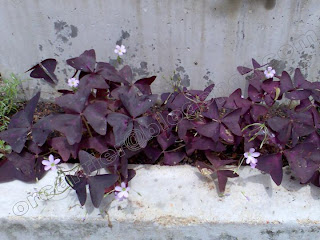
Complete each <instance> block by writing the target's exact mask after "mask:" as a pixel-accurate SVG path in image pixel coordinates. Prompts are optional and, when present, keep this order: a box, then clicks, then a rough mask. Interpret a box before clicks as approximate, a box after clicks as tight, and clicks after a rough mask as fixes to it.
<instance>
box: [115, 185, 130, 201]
mask: <svg viewBox="0 0 320 240" xmlns="http://www.w3.org/2000/svg"><path fill="white" fill-rule="evenodd" d="M114 190H115V191H116V192H115V193H114V195H115V197H116V199H117V200H119V201H122V200H123V199H126V198H128V196H129V190H130V187H126V183H125V182H122V183H121V187H120V186H116V187H115V188H114Z"/></svg>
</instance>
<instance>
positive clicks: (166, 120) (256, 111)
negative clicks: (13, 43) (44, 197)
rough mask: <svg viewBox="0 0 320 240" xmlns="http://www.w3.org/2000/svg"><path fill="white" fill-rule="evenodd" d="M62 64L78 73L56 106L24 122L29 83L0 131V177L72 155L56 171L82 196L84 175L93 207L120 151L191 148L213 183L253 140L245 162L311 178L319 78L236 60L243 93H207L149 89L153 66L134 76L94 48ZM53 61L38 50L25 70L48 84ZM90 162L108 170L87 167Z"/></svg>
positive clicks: (167, 155) (30, 174)
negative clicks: (71, 167)
mask: <svg viewBox="0 0 320 240" xmlns="http://www.w3.org/2000/svg"><path fill="white" fill-rule="evenodd" d="M67 64H69V65H70V66H72V67H73V68H75V74H74V76H73V77H74V78H77V79H79V81H80V82H79V85H78V87H77V88H74V89H73V90H72V91H71V90H61V91H60V92H61V93H62V96H60V97H58V98H57V99H56V104H57V105H59V106H60V107H61V108H62V109H63V112H61V113H54V114H51V115H49V116H46V117H44V118H42V119H40V120H39V121H38V122H36V123H35V122H33V114H34V111H35V108H36V106H37V103H38V101H39V97H40V93H38V94H36V95H35V96H34V97H33V98H32V99H31V100H30V101H29V102H28V104H27V105H26V107H25V108H24V110H21V111H20V112H18V113H17V114H15V115H14V116H13V117H12V119H11V122H10V124H9V128H8V130H6V131H3V132H1V133H0V139H2V140H4V141H6V142H7V143H8V144H10V145H11V147H12V150H13V152H12V153H10V154H7V155H6V158H5V160H3V161H1V162H0V182H6V181H11V180H14V179H19V180H22V181H26V182H32V181H35V180H37V179H40V178H41V177H43V175H44V172H45V171H44V168H43V167H44V166H43V165H42V164H41V161H42V160H43V159H46V158H47V157H48V155H49V154H53V155H56V156H58V155H60V156H61V158H62V160H63V161H65V162H67V161H69V160H71V159H78V160H79V162H80V165H81V168H82V169H81V170H79V171H77V172H76V174H75V175H66V180H67V181H68V183H69V184H70V186H71V187H72V188H73V189H75V190H76V192H77V195H78V197H79V200H80V203H81V204H82V205H83V204H84V203H85V201H86V197H87V193H86V185H89V189H90V195H91V199H92V201H93V204H94V206H96V207H98V206H99V205H100V203H101V200H102V198H103V196H104V194H105V193H109V192H111V191H113V190H114V188H115V186H116V183H117V182H126V183H127V182H128V181H130V180H131V179H132V178H133V177H134V175H135V172H134V170H132V169H129V168H128V160H130V159H139V158H143V159H144V160H143V162H146V163H151V164H154V163H161V164H165V165H176V164H179V163H180V162H182V161H183V160H184V159H186V158H195V159H196V160H197V161H196V162H195V165H196V166H197V167H198V168H199V170H200V171H201V173H202V174H204V175H206V176H212V177H214V178H215V177H216V178H217V180H218V183H219V190H220V191H221V192H223V191H224V190H225V186H226V183H227V179H228V178H231V177H237V176H238V174H237V170H236V169H237V167H238V166H239V165H241V164H242V162H243V159H244V158H243V153H244V152H250V149H252V148H254V149H255V150H256V151H259V152H260V154H261V156H260V157H259V158H258V162H257V164H256V165H253V166H254V167H255V166H256V167H257V168H258V169H260V170H261V171H263V172H266V173H269V174H270V175H271V177H272V179H273V181H274V182H275V183H276V184H277V185H280V184H281V181H282V175H283V170H282V169H283V166H284V165H285V164H289V165H290V167H291V168H292V170H293V172H294V174H295V176H296V177H297V178H299V179H300V181H301V183H310V182H311V183H313V184H314V185H316V186H319V185H320V183H319V177H320V174H319V166H320V149H319V148H320V136H319V128H320V115H319V111H318V110H319V106H320V82H309V81H307V80H306V79H305V78H304V77H303V75H302V74H301V71H300V70H299V69H296V70H295V73H294V76H293V79H291V77H290V76H289V74H288V73H287V72H283V73H282V74H281V75H279V76H277V75H276V76H274V77H271V78H266V77H265V74H264V71H263V69H262V68H264V67H265V66H261V65H259V64H258V63H257V62H256V61H255V60H253V68H247V67H238V71H239V72H240V73H241V74H242V75H245V74H246V75H248V81H249V86H248V91H247V93H246V94H247V95H248V96H247V97H243V96H242V91H241V89H237V90H236V91H234V92H233V93H232V94H231V95H230V96H229V97H218V98H210V93H211V91H212V90H213V88H214V84H212V85H210V86H208V87H207V88H206V89H205V90H203V91H202V90H187V89H186V88H183V87H178V88H176V91H174V92H172V93H163V94H161V96H157V95H154V94H152V92H151V88H150V85H151V84H152V82H153V81H154V80H155V78H156V77H155V76H153V77H150V78H144V79H140V80H135V79H134V76H133V73H132V70H131V68H130V67H129V66H124V67H123V68H122V69H120V70H119V71H118V70H117V69H116V68H115V67H113V66H112V65H110V64H109V63H106V62H97V61H96V55H95V51H94V50H88V51H85V52H84V53H83V54H81V55H80V56H79V57H76V58H72V59H69V60H67ZM56 65H57V62H56V60H54V59H47V60H44V61H43V62H41V63H39V64H37V65H36V66H34V67H33V68H31V69H30V70H32V72H31V76H32V77H34V78H42V79H44V80H46V81H47V82H48V83H49V84H55V83H56V82H57V77H56V76H55V74H54V70H55V68H56ZM288 101H289V103H288ZM146 159H148V160H146ZM100 168H104V169H107V170H108V172H109V173H108V174H97V172H96V170H98V169H100Z"/></svg>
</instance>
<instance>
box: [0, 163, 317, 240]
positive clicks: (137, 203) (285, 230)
mask: <svg viewBox="0 0 320 240" xmlns="http://www.w3.org/2000/svg"><path fill="white" fill-rule="evenodd" d="M134 168H135V169H136V170H137V176H136V177H135V178H134V179H133V180H132V181H131V185H130V187H131V189H132V191H130V196H129V200H125V201H123V202H117V201H112V200H113V196H110V197H107V198H105V199H104V203H103V204H102V207H101V208H100V209H94V208H93V206H92V205H91V203H90V199H88V201H87V203H86V205H85V206H84V207H83V208H81V207H80V205H78V200H77V197H76V195H75V193H74V192H73V191H70V192H69V191H67V192H66V193H64V194H62V195H61V196H57V197H54V198H53V199H51V200H48V201H42V200H39V199H35V200H34V197H35V195H34V196H33V197H32V194H33V193H35V192H36V190H35V188H36V189H37V190H40V189H41V188H42V187H45V186H46V187H47V188H49V187H50V186H51V185H52V184H53V182H54V179H55V177H56V173H54V172H50V173H48V174H47V175H46V177H45V178H44V179H42V180H41V181H40V182H39V183H37V184H25V183H22V182H19V181H14V182H10V183H5V184H1V185H0V193H1V198H0V239H1V240H6V239H10V240H11V239H108V240H109V239H137V240H138V239H139V240H144V239H152V240H158V239H164V240H168V239H178V240H180V239H199V240H200V239H201V240H206V239H208V240H214V239H262V240H263V239H308V240H309V239H318V238H319V234H320V208H319V203H320V202H319V198H320V197H319V196H320V195H319V192H320V190H319V189H317V188H315V187H313V186H301V185H300V184H299V183H298V182H297V181H296V180H293V179H292V178H291V173H290V171H289V170H288V169H286V170H285V174H284V182H283V185H282V186H280V187H278V186H276V185H275V184H274V183H273V182H272V181H271V180H270V177H269V176H268V175H262V174H260V172H259V171H258V170H255V169H250V168H248V167H246V168H243V169H241V170H240V176H241V177H239V178H236V179H232V180H230V181H229V182H228V185H227V188H226V193H225V195H224V196H223V197H219V195H218V193H217V191H216V188H217V187H216V185H215V183H213V182H210V181H209V180H207V179H206V178H205V177H203V176H202V175H201V174H200V173H199V172H198V170H197V169H195V168H193V167H190V166H176V167H163V166H162V167H160V166H149V165H144V166H140V165H138V166H134ZM138 193H139V194H138ZM17 203H18V204H17ZM19 204H20V205H19ZM22 207H24V208H25V209H22ZM26 209H27V211H26ZM19 210H20V212H21V214H20V215H21V216H17V215H16V214H15V213H19ZM22 210H23V211H22ZM14 212H15V213H14ZM86 212H87V213H88V214H86ZM22 213H23V214H22ZM84 219H85V220H84Z"/></svg>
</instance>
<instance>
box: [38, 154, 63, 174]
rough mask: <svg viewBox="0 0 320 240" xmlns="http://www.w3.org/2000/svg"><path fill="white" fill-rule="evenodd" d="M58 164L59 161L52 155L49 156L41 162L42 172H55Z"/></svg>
mask: <svg viewBox="0 0 320 240" xmlns="http://www.w3.org/2000/svg"><path fill="white" fill-rule="evenodd" d="M59 162H60V159H54V157H53V155H52V154H50V156H49V160H43V161H42V164H43V165H44V166H45V167H44V170H46V171H49V170H50V169H51V170H53V171H55V170H57V166H56V165H57V164H58V163H59Z"/></svg>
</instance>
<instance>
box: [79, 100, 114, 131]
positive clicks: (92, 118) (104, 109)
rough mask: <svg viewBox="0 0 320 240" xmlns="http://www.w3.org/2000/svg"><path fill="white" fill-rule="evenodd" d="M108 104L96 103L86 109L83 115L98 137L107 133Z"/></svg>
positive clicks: (103, 102)
mask: <svg viewBox="0 0 320 240" xmlns="http://www.w3.org/2000/svg"><path fill="white" fill-rule="evenodd" d="M107 113H108V103H107V102H105V101H97V102H94V103H91V104H90V105H88V106H87V107H86V109H85V110H84V112H83V115H84V116H85V118H86V119H87V121H88V123H89V124H90V125H91V126H92V128H93V129H94V130H95V131H96V132H97V133H99V134H100V135H106V133H107V119H106V115H107Z"/></svg>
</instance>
